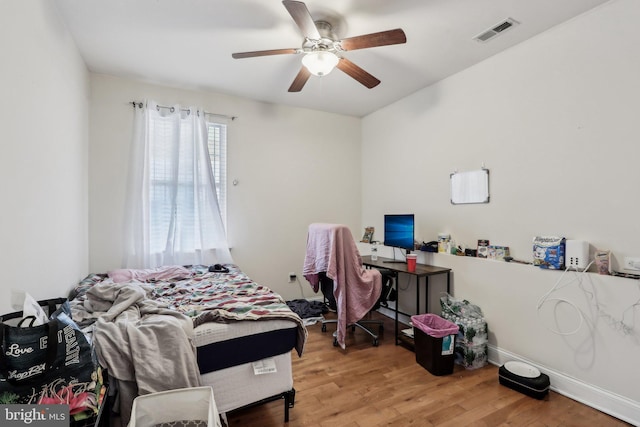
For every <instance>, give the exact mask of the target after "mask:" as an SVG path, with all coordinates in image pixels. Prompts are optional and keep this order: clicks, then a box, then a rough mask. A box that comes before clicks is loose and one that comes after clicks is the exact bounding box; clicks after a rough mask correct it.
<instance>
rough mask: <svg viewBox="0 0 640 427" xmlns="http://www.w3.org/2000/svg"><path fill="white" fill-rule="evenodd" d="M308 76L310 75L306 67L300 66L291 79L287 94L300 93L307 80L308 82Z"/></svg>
mask: <svg viewBox="0 0 640 427" xmlns="http://www.w3.org/2000/svg"><path fill="white" fill-rule="evenodd" d="M310 76H311V73H310V72H309V70H307V67H305V66H302V68H300V71H299V72H298V75H297V76H296V78H295V79H293V83H291V86H290V87H289V92H300V91H301V90H302V88H303V87H304V85H305V83H307V80H309V77H310Z"/></svg>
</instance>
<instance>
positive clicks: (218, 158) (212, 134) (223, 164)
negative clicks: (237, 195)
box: [207, 122, 227, 229]
mask: <svg viewBox="0 0 640 427" xmlns="http://www.w3.org/2000/svg"><path fill="white" fill-rule="evenodd" d="M207 133H208V145H209V156H210V157H211V168H212V169H213V180H214V182H215V183H216V194H217V195H218V205H219V206H220V216H222V222H223V224H224V227H225V229H226V228H227V125H226V124H222V123H214V122H208V123H207Z"/></svg>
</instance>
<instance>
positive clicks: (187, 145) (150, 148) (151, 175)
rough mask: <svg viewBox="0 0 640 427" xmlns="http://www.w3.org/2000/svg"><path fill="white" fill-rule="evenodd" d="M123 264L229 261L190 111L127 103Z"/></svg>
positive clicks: (198, 119)
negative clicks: (129, 132) (130, 108)
mask: <svg viewBox="0 0 640 427" xmlns="http://www.w3.org/2000/svg"><path fill="white" fill-rule="evenodd" d="M134 111H135V113H134V114H135V117H134V129H133V140H132V156H131V159H130V160H131V163H130V171H129V188H128V193H129V194H128V197H127V216H126V218H125V222H126V226H125V242H126V246H125V252H124V262H123V264H124V266H125V267H128V268H150V267H157V266H161V265H188V264H205V265H209V264H215V263H227V262H233V260H232V258H231V254H230V252H229V245H228V243H227V238H226V235H225V228H224V225H223V223H222V217H221V215H220V209H219V206H218V199H217V196H216V188H215V183H214V180H213V174H212V170H211V160H210V157H209V152H208V148H207V126H206V122H205V118H204V113H203V112H202V111H198V109H196V108H181V107H180V106H179V105H175V106H173V107H171V108H163V107H158V105H157V104H156V103H155V102H152V101H150V102H148V103H147V105H144V106H140V105H136V106H135V107H134Z"/></svg>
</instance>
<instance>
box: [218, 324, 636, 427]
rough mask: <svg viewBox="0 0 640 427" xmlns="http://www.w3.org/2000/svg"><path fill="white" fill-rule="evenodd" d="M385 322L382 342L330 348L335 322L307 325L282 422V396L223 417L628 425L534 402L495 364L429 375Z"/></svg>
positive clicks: (260, 426)
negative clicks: (501, 376)
mask: <svg viewBox="0 0 640 427" xmlns="http://www.w3.org/2000/svg"><path fill="white" fill-rule="evenodd" d="M374 316H376V317H380V318H383V319H384V320H385V325H384V328H385V331H384V333H383V335H382V336H381V339H380V345H379V346H378V347H373V346H372V345H371V338H370V337H369V336H368V335H367V334H365V333H364V332H363V331H360V330H356V331H355V332H350V331H349V332H348V333H347V342H346V344H347V348H346V350H342V349H340V348H339V347H334V346H333V337H332V333H333V331H334V330H335V325H328V328H327V329H328V331H327V332H322V331H321V327H320V324H316V325H312V326H309V327H308V331H309V339H308V341H307V345H306V347H305V352H304V354H303V356H302V357H301V358H298V356H297V354H296V353H295V352H294V353H293V356H292V358H293V377H294V387H295V389H296V401H295V406H294V407H293V408H291V410H290V418H289V423H285V422H284V408H283V401H282V400H279V401H275V402H271V403H268V404H265V405H262V406H259V407H255V408H250V409H246V410H242V411H236V412H234V413H232V414H229V416H228V421H229V426H230V427H272V426H288V427H299V426H306V427H336V426H344V427H371V426H419V427H429V426H490V427H493V426H601V427H607V426H626V425H628V424H627V423H624V422H622V421H620V420H618V419H615V418H613V417H610V416H608V415H606V414H604V413H602V412H599V411H597V410H595V409H593V408H590V407H588V406H585V405H582V404H580V403H578V402H576V401H574V400H571V399H569V398H566V397H564V396H562V395H560V394H557V393H554V392H550V393H549V396H548V397H547V398H546V399H544V400H536V399H533V398H531V397H528V396H525V395H523V394H521V393H518V392H516V391H513V390H511V389H509V388H507V387H504V386H502V385H500V384H499V383H498V368H497V367H496V366H492V365H488V366H485V367H484V368H481V369H477V370H470V371H468V370H465V369H464V368H462V367H461V366H458V365H455V368H454V372H453V374H451V375H446V376H434V375H431V374H430V373H429V372H428V371H427V370H426V369H424V368H423V367H422V366H420V365H418V364H417V363H416V361H415V354H414V353H413V352H412V351H410V350H408V349H406V348H404V347H402V346H396V345H395V343H394V339H393V321H392V320H391V319H388V318H387V317H385V316H382V315H379V314H377V313H376V314H374Z"/></svg>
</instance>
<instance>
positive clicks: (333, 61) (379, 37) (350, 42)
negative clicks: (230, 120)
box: [231, 0, 407, 92]
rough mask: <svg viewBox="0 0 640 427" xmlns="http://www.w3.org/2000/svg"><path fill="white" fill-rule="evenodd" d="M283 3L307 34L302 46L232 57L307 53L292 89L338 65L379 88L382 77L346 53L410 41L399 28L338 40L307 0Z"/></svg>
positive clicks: (368, 85) (364, 83)
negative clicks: (374, 74) (354, 61)
mask: <svg viewBox="0 0 640 427" xmlns="http://www.w3.org/2000/svg"><path fill="white" fill-rule="evenodd" d="M282 4H284V7H286V8H287V11H289V14H290V15H291V17H292V18H293V20H294V21H295V23H296V25H297V26H298V28H300V31H301V32H302V35H303V36H304V41H303V42H302V47H300V48H290V49H271V50H259V51H253V52H239V53H234V54H232V55H231V56H232V57H233V58H236V59H240V58H252V57H256V56H268V55H285V54H299V53H304V56H303V58H302V67H301V68H300V71H299V72H298V75H297V76H296V77H295V79H294V80H293V83H292V84H291V86H290V87H289V92H300V91H301V90H302V88H303V87H304V85H305V83H307V80H309V77H310V76H311V74H314V75H316V76H324V75H326V74H328V73H329V72H331V71H332V70H333V68H334V67H335V68H338V69H339V70H340V71H342V72H344V73H346V74H347V75H349V76H351V77H352V78H354V79H355V80H357V81H359V82H360V83H362V84H363V85H364V86H366V87H367V88H369V89H371V88H373V87H376V86H377V85H378V84H380V80H378V79H377V78H375V77H374V76H372V75H371V74H369V73H368V72H366V71H365V70H363V69H362V68H360V67H359V66H357V65H356V64H354V63H353V62H351V61H350V60H348V59H347V58H345V57H343V56H342V52H347V51H350V50H356V49H366V48H370V47H377V46H387V45H393V44H401V43H406V41H407V37H406V36H405V34H404V31H402V30H401V29H399V28H397V29H395V30H389V31H381V32H379V33H372V34H365V35H362V36H356V37H349V38H346V39H342V40H337V38H336V36H335V34H334V33H333V27H332V25H331V23H330V22H327V21H324V20H319V21H314V20H313V18H312V17H311V14H310V13H309V10H308V9H307V6H306V5H305V4H304V3H303V2H301V1H292V0H284V1H283V2H282Z"/></svg>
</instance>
